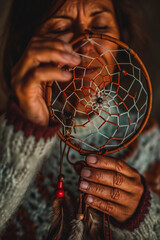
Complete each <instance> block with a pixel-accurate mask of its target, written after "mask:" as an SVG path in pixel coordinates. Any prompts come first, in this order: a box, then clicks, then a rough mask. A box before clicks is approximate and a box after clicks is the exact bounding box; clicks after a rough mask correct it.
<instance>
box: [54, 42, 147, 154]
mask: <svg viewBox="0 0 160 240" xmlns="http://www.w3.org/2000/svg"><path fill="white" fill-rule="evenodd" d="M106 42H107V43H106V44H105V46H104V45H101V42H100V40H98V39H96V40H95V39H94V40H93V39H85V40H84V41H83V43H81V44H80V46H78V47H77V49H76V52H77V53H78V54H79V55H80V57H81V63H80V65H79V66H76V67H74V68H71V69H69V71H70V72H72V75H73V78H72V81H70V82H69V83H60V82H57V81H55V82H53V85H52V99H51V108H52V112H53V115H54V118H55V119H56V120H58V121H60V122H61V124H62V129H61V132H62V134H63V135H65V136H69V138H70V141H71V142H72V143H73V144H75V145H77V146H78V145H79V146H81V147H82V148H83V149H86V150H91V151H92V150H93V151H94V150H95V151H100V150H107V149H112V148H113V149H115V148H117V147H120V146H123V144H124V143H125V142H126V141H128V139H130V138H132V137H133V135H134V134H135V133H136V132H137V131H138V129H139V127H140V125H141V123H142V121H143V119H144V118H145V114H146V112H147V106H148V93H147V85H146V82H145V81H146V80H145V77H144V75H143V73H142V71H141V67H140V66H139V64H138V62H137V61H136V60H135V58H134V57H133V56H132V55H131V54H130V51H129V50H126V49H122V48H121V47H120V46H116V44H115V43H114V49H113V46H112V49H109V48H106V46H107V45H108V46H109V44H108V43H109V41H107V40H106ZM91 46H94V48H95V49H96V51H95V52H94V54H93V53H90V54H89V53H88V52H87V49H89V48H90V47H91ZM88 51H89V50H88Z"/></svg>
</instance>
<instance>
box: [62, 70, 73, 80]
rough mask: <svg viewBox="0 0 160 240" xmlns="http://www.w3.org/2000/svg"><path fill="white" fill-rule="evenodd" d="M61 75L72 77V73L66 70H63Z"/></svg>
mask: <svg viewBox="0 0 160 240" xmlns="http://www.w3.org/2000/svg"><path fill="white" fill-rule="evenodd" d="M63 76H64V77H65V78H71V77H72V74H71V73H70V72H68V71H63Z"/></svg>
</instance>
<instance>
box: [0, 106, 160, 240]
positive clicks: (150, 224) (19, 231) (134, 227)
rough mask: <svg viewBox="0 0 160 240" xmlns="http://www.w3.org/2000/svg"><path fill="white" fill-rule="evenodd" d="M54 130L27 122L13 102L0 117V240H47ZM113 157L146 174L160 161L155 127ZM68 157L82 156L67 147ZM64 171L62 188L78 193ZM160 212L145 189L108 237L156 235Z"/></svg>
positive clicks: (55, 170) (55, 165)
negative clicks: (129, 215)
mask: <svg viewBox="0 0 160 240" xmlns="http://www.w3.org/2000/svg"><path fill="white" fill-rule="evenodd" d="M57 129H58V126H57V125H56V126H54V127H52V128H43V127H40V126H38V125H35V124H33V123H31V122H29V121H27V120H26V119H25V118H24V117H23V114H22V113H21V112H20V110H19V109H18V108H17V106H16V104H15V103H13V104H12V105H11V107H10V109H9V110H8V112H7V114H6V115H3V116H2V117H1V119H0V156H1V160H0V216H1V218H0V229H1V233H0V239H1V240H10V239H14V240H21V239H23V240H28V239H30V240H44V239H46V236H47V234H48V229H49V227H50V223H51V214H50V213H51V209H52V199H53V194H54V191H55V188H56V181H57V177H58V174H59V163H60V160H59V155H60V154H59V140H58V139H57V138H56V137H55V136H54V134H55V132H56V131H57ZM97 141H98V139H97ZM128 153H129V154H128ZM112 156H113V157H119V156H120V157H121V158H124V160H125V161H127V163H128V164H129V165H130V166H132V167H134V168H136V169H137V170H138V171H139V172H140V173H141V174H142V175H145V172H146V171H149V170H150V169H151V166H152V164H155V163H156V164H157V165H160V161H159V159H160V132H159V129H158V127H157V126H156V125H154V127H152V126H150V127H149V129H148V130H147V131H145V132H144V133H143V134H142V135H141V136H140V137H139V139H138V140H137V141H136V142H135V143H134V144H132V145H131V146H130V147H129V148H128V149H123V151H122V152H119V153H116V154H113V155H112ZM70 159H71V161H73V162H75V161H77V160H82V157H80V156H79V153H77V152H75V151H74V150H72V151H71V152H70ZM63 173H64V175H65V181H64V188H65V189H67V190H68V191H70V192H72V193H73V194H74V196H75V198H76V197H78V196H79V192H78V190H77V183H78V179H79V177H78V176H77V175H76V173H75V170H74V169H73V167H72V166H71V165H69V164H68V163H67V162H64V164H63ZM159 179H160V177H159V178H158V177H157V178H156V181H157V182H156V184H157V186H158V184H159V181H158V180H159ZM146 181H148V179H147V178H146ZM159 187H160V185H159ZM159 213H160V200H159V197H158V196H157V195H156V194H154V193H153V192H152V191H151V189H149V190H148V188H147V187H146V188H145V192H144V195H143V197H142V199H141V203H140V205H139V207H138V209H137V211H136V213H135V215H134V216H133V217H132V218H131V219H130V220H129V221H128V222H127V223H125V224H118V223H115V221H112V223H111V230H112V238H113V239H115V240H119V239H120V240H123V239H125V240H126V239H129V240H132V239H134V240H139V239H148V240H150V239H152V240H158V239H160V230H159V225H160V214H159ZM84 239H85V238H84ZM87 240H89V239H87Z"/></svg>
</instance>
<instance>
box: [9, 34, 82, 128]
mask: <svg viewBox="0 0 160 240" xmlns="http://www.w3.org/2000/svg"><path fill="white" fill-rule="evenodd" d="M79 63H80V57H79V56H78V55H77V54H76V53H75V52H74V51H73V49H72V47H71V45H70V44H68V43H66V42H64V41H62V40H59V39H54V38H52V37H51V36H47V37H46V36H43V37H42V36H41V37H40V36H38V37H33V38H32V39H31V41H30V42H29V45H28V47H27V48H26V50H25V52H24V53H23V55H22V57H21V58H20V60H19V62H18V63H17V64H16V65H15V66H14V68H13V69H12V79H11V84H12V88H13V91H14V94H15V95H16V97H17V99H18V102H19V106H20V108H21V110H22V111H23V113H24V115H25V117H27V118H28V119H29V120H31V121H32V122H34V123H37V124H40V125H45V126H46V125H48V121H49V113H48V109H47V106H46V103H45V100H44V89H45V83H46V82H47V81H54V80H56V81H60V82H66V81H69V80H71V73H69V72H66V71H63V70H61V69H60V67H58V66H61V67H62V66H64V65H67V66H69V67H74V66H76V65H78V64H79Z"/></svg>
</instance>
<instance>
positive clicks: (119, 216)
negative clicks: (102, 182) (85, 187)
mask: <svg viewBox="0 0 160 240" xmlns="http://www.w3.org/2000/svg"><path fill="white" fill-rule="evenodd" d="M85 202H86V203H87V204H88V205H89V206H90V207H92V208H94V209H97V210H99V211H101V212H104V213H106V214H108V215H110V216H112V217H113V218H115V219H116V220H117V221H119V222H124V221H126V220H127V219H128V218H129V217H130V216H131V215H132V214H133V213H132V209H128V208H126V207H123V206H121V205H119V204H116V203H114V202H110V201H105V200H103V199H100V198H98V197H95V196H93V195H86V196H85Z"/></svg>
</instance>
